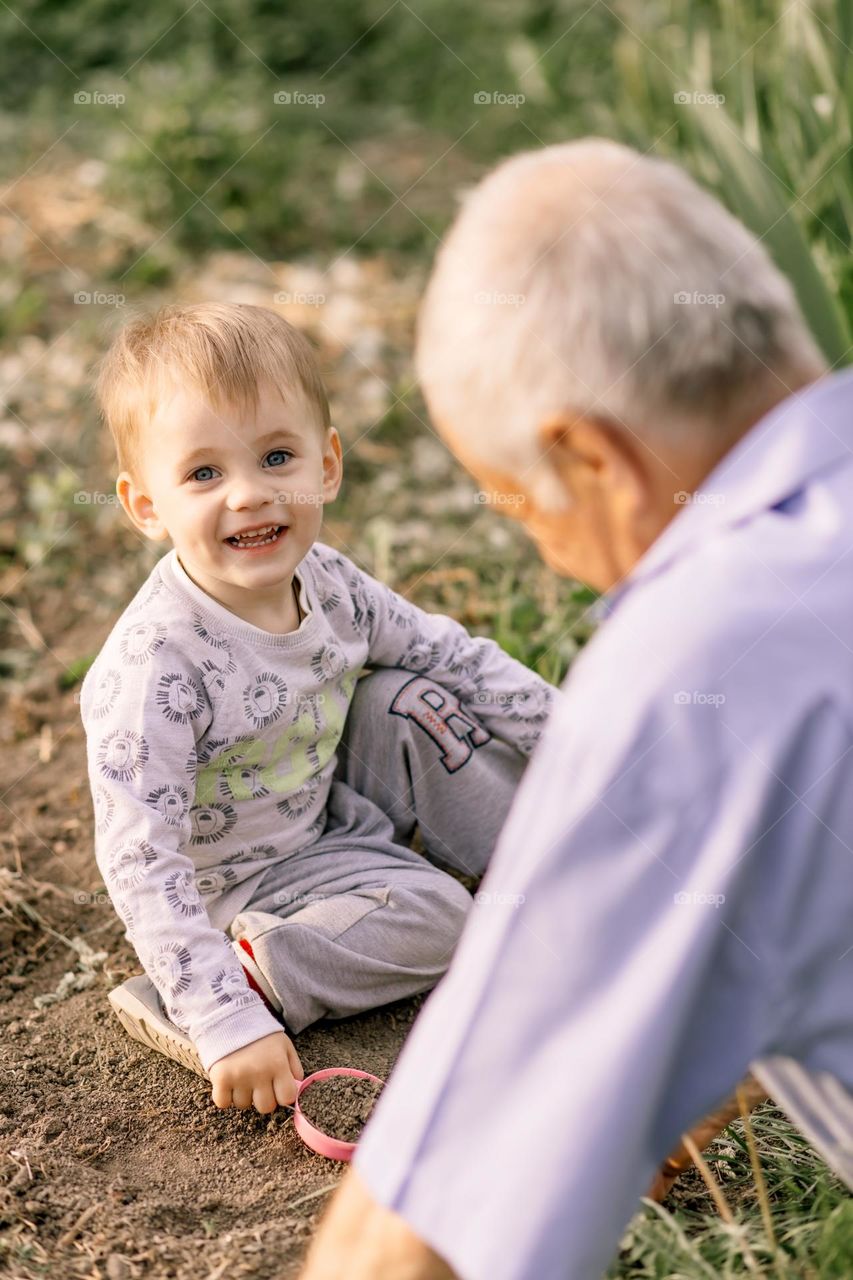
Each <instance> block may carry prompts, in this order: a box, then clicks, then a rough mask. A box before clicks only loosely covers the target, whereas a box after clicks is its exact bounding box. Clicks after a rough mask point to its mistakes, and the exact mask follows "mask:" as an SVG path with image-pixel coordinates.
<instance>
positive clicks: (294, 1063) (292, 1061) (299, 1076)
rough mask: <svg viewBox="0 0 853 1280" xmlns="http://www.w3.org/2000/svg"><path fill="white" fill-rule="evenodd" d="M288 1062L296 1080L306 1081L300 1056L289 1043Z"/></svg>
mask: <svg viewBox="0 0 853 1280" xmlns="http://www.w3.org/2000/svg"><path fill="white" fill-rule="evenodd" d="M287 1062H288V1066H289V1067H290V1070H291V1072H292V1074H293V1078H294V1080H304V1079H305V1072H304V1071H303V1070H302V1063H301V1062H300V1061H299V1054H298V1053H297V1052H296V1050H295V1049H294V1047H293V1045H292V1044H291V1043H290V1042H289V1041H288V1045H287Z"/></svg>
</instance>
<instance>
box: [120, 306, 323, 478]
mask: <svg viewBox="0 0 853 1280" xmlns="http://www.w3.org/2000/svg"><path fill="white" fill-rule="evenodd" d="M264 380H266V381H269V382H271V383H273V385H274V386H275V387H276V388H277V389H278V390H279V391H280V392H281V394H282V398H283V399H285V400H286V399H287V396H288V392H289V391H291V390H292V389H293V388H294V387H297V388H299V389H300V390H301V391H302V392H303V393H304V395H305V397H306V398H307V400H308V402H309V404H310V405H311V406H312V407H313V408H315V409H316V410H317V412H318V415H319V417H320V419H321V422H322V425H323V427H324V428H326V427H328V426H329V424H330V417H329V402H328V400H327V399H326V392H325V389H324V387H323V382H322V379H321V377H320V371H319V368H318V365H317V360H316V357H315V355H314V351H313V348H312V346H311V344H310V342H309V341H308V339H307V338H306V337H305V336H304V335H303V334H301V333H300V332H299V331H298V329H294V328H293V326H292V325H291V324H288V322H287V321H286V320H285V319H284V317H283V316H280V315H278V314H277V313H276V312H275V311H270V310H268V309H267V308H266V307H254V306H249V305H246V304H243V303H220V302H210V303H206V302H202V303H195V304H191V305H180V304H173V305H170V306H166V307H163V308H161V310H159V311H157V312H156V313H154V314H153V315H148V316H140V317H138V318H137V319H135V320H132V321H131V322H130V323H129V324H127V325H126V326H125V327H124V328H123V329H122V330H121V332H120V333H119V335H118V337H117V338H116V339H115V341H114V342H113V344H112V346H111V347H110V349H109V351H108V352H107V354H106V356H105V358H104V361H103V364H102V365H101V369H100V372H99V375H98V380H97V386H96V391H97V397H98V401H99V403H100V406H101V411H102V413H103V415H104V420H105V422H106V424H107V426H108V428H109V430H110V434H111V435H112V438H113V442H114V444H115V448H116V454H117V457H118V466H119V470H120V471H128V472H130V474H131V475H132V476H134V477H136V476H138V475H139V473H140V469H141V461H142V459H141V456H140V446H139V442H140V437H141V430H140V429H141V427H142V426H143V424H144V423H145V422H147V421H150V420H151V418H152V417H153V416H154V414H155V412H156V410H157V405H158V403H159V402H160V401H161V400H162V398H163V396H164V393H165V392H166V389H167V388H168V387H169V386H174V385H175V384H176V383H177V384H181V383H185V384H188V385H189V386H190V387H192V388H193V389H194V390H196V391H198V392H200V393H201V394H202V395H203V396H205V397H206V398H207V399H208V400H209V401H210V402H211V403H212V404H213V405H214V406H216V407H220V406H222V405H230V404H237V405H240V406H241V407H243V408H251V409H253V410H254V409H256V408H257V404H258V395H259V388H260V383H261V382H262V381H264Z"/></svg>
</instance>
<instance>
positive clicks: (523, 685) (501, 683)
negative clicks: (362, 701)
mask: <svg viewBox="0 0 853 1280" xmlns="http://www.w3.org/2000/svg"><path fill="white" fill-rule="evenodd" d="M338 563H339V565H340V567H341V568H340V571H341V572H342V573H343V574H344V576H345V578H346V581H347V588H348V591H349V594H350V596H351V598H352V601H353V605H354V607H355V618H356V623H357V625H359V626H360V627H361V629H362V631H363V634H364V635H365V636H366V639H367V642H368V662H369V663H371V664H373V665H375V666H381V667H401V668H403V669H404V670H406V671H412V672H416V673H417V674H419V675H423V676H427V677H428V678H429V679H430V680H433V681H435V683H436V684H439V685H441V686H442V687H443V688H444V689H448V690H449V691H450V692H451V693H453V694H455V695H456V697H457V698H459V700H460V701H461V702H463V703H465V705H466V707H467V708H469V709H470V710H471V711H472V712H473V713H474V715H475V717H476V719H477V720H478V721H480V723H481V724H482V725H483V727H484V728H486V729H487V730H488V731H489V732H490V733H492V734H494V735H495V737H497V738H501V739H502V740H503V741H505V742H508V743H509V744H510V745H512V746H514V747H515V748H516V749H517V750H519V751H521V752H522V754H524V755H526V756H529V755H530V754H531V753H532V752H533V749H534V747H535V746H536V744H537V743H538V741H539V738H540V737H541V735H542V730H543V729H544V727H545V724H546V722H547V719H548V716H549V714H550V712H551V710H552V708H553V706H554V703H555V701H556V700H557V699H558V698H559V696H560V691H559V690H558V689H556V688H555V687H554V686H553V685H551V684H549V683H548V682H547V680H543V679H542V677H541V676H539V675H537V674H536V673H535V672H533V671H531V670H530V668H529V667H526V666H525V665H524V663H523V662H519V661H518V660H517V659H515V658H511V657H510V655H509V654H508V653H506V651H505V650H503V649H502V648H501V647H500V645H499V644H497V643H496V642H495V641H494V640H492V639H489V638H488V637H485V636H471V635H469V633H468V632H467V631H466V630H465V628H464V627H463V626H462V625H461V623H459V622H457V621H456V620H455V619H454V618H450V617H448V616H447V615H446V614H442V613H428V612H427V611H426V610H425V609H420V608H418V606H417V605H414V604H412V603H411V602H410V601H409V600H406V599H405V597H404V596H401V595H398V594H397V592H396V591H392V590H391V588H390V587H388V586H386V585H385V584H384V583H381V582H378V581H377V580H376V579H375V578H372V577H371V576H370V575H369V574H367V573H365V572H364V571H363V570H361V569H359V568H357V566H356V565H354V564H352V562H351V561H348V560H345V559H344V557H339V562H338Z"/></svg>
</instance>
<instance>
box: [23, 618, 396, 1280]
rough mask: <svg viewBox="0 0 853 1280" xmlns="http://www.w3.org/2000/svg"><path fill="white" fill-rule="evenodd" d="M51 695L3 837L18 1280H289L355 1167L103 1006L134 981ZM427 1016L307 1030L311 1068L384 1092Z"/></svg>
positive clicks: (65, 709)
mask: <svg viewBox="0 0 853 1280" xmlns="http://www.w3.org/2000/svg"><path fill="white" fill-rule="evenodd" d="M101 625H102V624H101ZM100 629H101V626H99V624H98V623H97V622H96V621H94V620H91V619H90V620H89V622H88V623H87V624H84V625H83V626H82V627H81V628H78V629H77V630H75V631H74V632H73V633H72V634H70V635H68V636H67V639H66V641H65V643H66V644H67V645H68V646H69V648H71V649H72V650H75V651H76V652H78V653H79V652H82V651H86V649H87V647H88V642H89V638H90V637H89V635H87V634H86V633H87V631H89V632H91V633H92V635H94V633H95V632H97V631H99V630H100ZM55 685H56V676H55V673H51V674H50V675H47V676H45V677H43V678H42V679H41V680H38V679H37V680H36V681H35V682H32V683H31V686H30V687H31V691H32V692H31V694H30V695H29V696H28V697H21V698H19V699H17V700H14V701H13V703H12V706H11V708H10V710H11V712H12V720H13V724H14V725H16V726H17V728H18V729H19V730H20V729H26V728H29V729H30V730H31V732H30V734H29V735H28V736H26V737H23V738H19V739H17V740H14V741H9V740H7V741H6V742H4V744H3V746H2V749H0V769H2V778H3V780H4V790H5V788H7V787H9V786H10V784H13V789H12V795H9V794H7V795H5V796H4V797H3V803H4V811H5V815H6V819H7V821H5V822H4V823H3V826H4V828H5V830H4V831H3V833H2V834H0V847H2V851H3V855H4V856H3V864H4V867H5V868H7V870H5V871H4V872H3V874H4V876H5V879H4V880H3V882H2V888H3V889H4V892H3V895H2V903H3V906H2V914H0V954H2V963H3V968H2V983H1V984H0V1001H2V1003H0V1044H2V1050H0V1054H2V1057H1V1058H0V1062H2V1077H3V1083H2V1094H0V1158H2V1165H0V1188H1V1189H0V1231H2V1234H3V1244H2V1249H3V1252H2V1253H0V1268H2V1269H3V1271H4V1273H5V1274H9V1275H12V1276H15V1277H21V1280H23V1278H24V1277H27V1278H28V1280H29V1277H35V1276H45V1275H50V1276H62V1275H69V1276H87V1277H102V1276H106V1277H109V1280H122V1278H124V1277H133V1276H158V1277H159V1276H174V1277H190V1276H191V1277H194V1278H197V1277H207V1278H208V1280H213V1277H219V1276H224V1275H228V1276H240V1275H251V1276H255V1277H258V1278H259V1280H262V1278H263V1277H267V1276H270V1277H271V1276H290V1275H293V1274H294V1273H295V1270H296V1269H298V1260H299V1258H300V1256H301V1255H302V1253H303V1251H304V1247H305V1245H306V1242H307V1240H308V1238H309V1236H310V1233H311V1230H312V1228H313V1225H314V1223H315V1221H316V1219H317V1217H318V1215H319V1214H320V1213H321V1212H322V1210H323V1207H324V1205H325V1203H326V1201H327V1199H328V1194H329V1192H330V1191H331V1189H332V1188H333V1187H334V1186H335V1184H336V1183H337V1181H338V1180H339V1178H340V1177H341V1173H342V1169H343V1167H344V1166H341V1165H338V1164H336V1163H334V1162H331V1161H328V1160H325V1159H323V1158H322V1157H320V1156H317V1155H314V1154H313V1153H312V1152H310V1151H309V1150H308V1149H307V1148H306V1147H304V1146H303V1144H302V1142H301V1140H300V1139H299V1137H298V1136H297V1135H296V1133H295V1131H294V1128H293V1122H292V1118H291V1112H290V1111H289V1110H279V1111H278V1112H277V1113H276V1114H275V1115H273V1116H271V1117H261V1116H258V1115H257V1114H255V1113H251V1114H250V1113H240V1112H234V1111H230V1112H220V1111H218V1110H217V1109H216V1108H215V1107H214V1106H213V1103H212V1102H211V1100H210V1096H209V1087H208V1086H207V1084H206V1083H205V1081H203V1080H201V1079H200V1078H199V1077H197V1076H195V1075H193V1074H192V1073H190V1072H188V1071H185V1070H184V1069H183V1068H182V1067H179V1066H177V1065H175V1064H173V1063H171V1062H169V1061H168V1060H167V1059H165V1058H162V1057H161V1056H160V1055H159V1054H156V1053H154V1052H151V1051H149V1050H147V1049H145V1048H143V1047H142V1046H141V1045H139V1044H137V1043H136V1042H135V1041H133V1040H131V1039H130V1038H129V1037H128V1036H127V1035H126V1034H125V1033H124V1031H123V1030H122V1028H121V1026H120V1025H119V1023H118V1021H117V1020H116V1018H115V1017H114V1015H113V1013H112V1011H111V1009H110V1006H109V1005H108V1003H107V999H106V993H107V991H108V989H109V988H110V987H111V986H112V985H114V984H115V983H116V982H119V981H121V980H122V979H123V978H124V977H126V976H128V975H129V974H130V973H132V972H137V971H138V965H137V963H136V960H135V957H134V955H133V953H132V950H131V949H130V947H129V945H128V944H127V942H125V940H124V938H123V936H122V926H121V925H120V923H119V921H118V919H117V917H116V916H115V914H114V912H113V910H112V907H111V906H110V905H109V903H108V902H107V900H106V898H105V895H104V893H103V891H102V888H101V885H100V879H99V876H98V872H97V869H96V867H95V866H94V861H93V858H92V853H91V842H90V833H91V826H92V811H91V804H90V799H89V792H88V786H87V782H86V777H85V756H84V737H83V731H82V727H81V725H80V724H79V719H78V708H77V704H76V701H75V695H74V692H73V691H66V692H64V693H61V692H58V691H57V690H56V688H55ZM12 798H13V799H14V814H15V817H14V820H13V821H9V819H11V814H10V813H9V810H8V808H6V807H5V806H6V805H8V804H9V803H10V802H11V801H12ZM15 868H17V872H16V871H15V870H14V869H15ZM8 869H13V870H11V871H10V870H8ZM81 937H82V938H83V939H84V940H85V941H86V943H87V944H88V945H89V947H90V948H92V949H93V950H94V951H95V952H96V953H98V952H105V953H106V958H105V959H104V960H103V961H102V962H100V963H97V962H96V963H95V964H94V965H93V966H91V967H90V975H91V985H90V986H89V987H88V988H87V989H84V990H82V991H78V992H74V993H72V994H71V995H69V996H68V997H67V998H65V999H64V1000H62V1001H58V1002H55V1003H52V1004H48V1005H46V1006H44V1007H43V1008H40V1009H38V1008H35V1007H34V999H35V997H36V996H39V995H42V994H47V993H51V992H53V991H54V990H55V988H56V987H57V985H58V983H59V982H60V980H61V979H62V977H63V974H64V973H65V972H66V971H71V972H74V973H76V974H77V975H78V977H79V978H81V979H82V980H83V981H86V977H85V976H84V974H85V969H84V968H83V967H82V966H81V965H80V963H79V956H78V953H77V952H76V951H75V950H74V949H73V948H72V947H71V946H70V945H69V942H70V940H71V939H72V938H81ZM417 1007H418V1003H417V1002H416V1001H410V1002H405V1003H401V1004H398V1005H394V1006H388V1007H387V1008H385V1009H382V1010H378V1011H376V1012H375V1013H373V1014H371V1015H369V1016H364V1017H359V1018H352V1019H348V1020H346V1021H345V1022H340V1023H336V1024H332V1023H329V1024H326V1025H319V1026H317V1027H315V1028H312V1029H311V1030H309V1031H307V1032H305V1033H303V1034H302V1035H301V1036H300V1037H299V1038H298V1049H299V1052H300V1055H301V1058H302V1062H303V1065H304V1067H305V1069H306V1071H312V1070H319V1069H320V1068H321V1067H327V1066H356V1067H360V1068H362V1069H364V1070H367V1071H370V1072H372V1073H373V1074H375V1075H378V1076H380V1077H382V1078H385V1077H386V1076H387V1074H388V1072H389V1070H390V1067H391V1064H392V1063H393V1061H394V1059H395V1057H396V1056H397V1053H398V1052H399V1049H400V1047H401V1045H402V1042H403V1040H404V1038H405V1035H406V1032H407V1030H408V1028H409V1027H410V1025H411V1022H412V1020H413V1018H414V1016H415V1013H416V1011H417Z"/></svg>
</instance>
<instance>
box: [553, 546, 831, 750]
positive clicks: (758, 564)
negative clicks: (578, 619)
mask: <svg viewBox="0 0 853 1280" xmlns="http://www.w3.org/2000/svg"><path fill="white" fill-rule="evenodd" d="M792 558H795V557H794V552H793V549H790V557H789V559H788V560H787V561H786V549H784V548H779V547H778V546H776V545H774V543H773V540H772V539H771V538H768V539H767V540H766V541H765V540H763V539H756V538H755V537H754V536H753V537H750V538H745V537H742V536H738V533H737V531H734V533H733V535H732V536H726V537H722V538H715V539H712V540H709V542H708V543H707V544H706V545H705V546H703V547H701V548H699V549H698V550H697V551H695V552H694V553H693V554H691V555H686V556H684V557H683V558H681V559H680V560H679V561H678V562H676V563H674V564H671V565H670V566H668V567H667V569H666V570H665V571H663V572H661V573H659V574H657V575H655V576H653V577H650V578H648V579H644V580H643V579H641V580H640V581H638V583H637V585H636V586H635V587H633V588H631V589H630V590H629V591H628V592H626V594H625V596H624V598H623V599H622V600H620V601H617V604H616V607H615V608H614V610H613V613H612V616H610V617H609V618H607V620H606V621H605V622H604V623H603V625H602V626H601V628H600V630H599V632H598V634H597V635H596V636H595V637H594V638H593V640H592V641H591V642H590V644H589V645H588V647H587V650H586V651H585V652H584V653H583V654H582V655H581V657H580V659H579V660H578V661H577V663H576V668H575V669H574V670H573V671H572V672H570V675H569V679H568V681H567V682H566V691H567V693H571V694H573V695H574V696H573V698H572V699H571V700H570V706H569V707H568V708H566V714H568V715H571V714H572V704H573V705H574V707H575V708H577V707H578V705H579V700H582V699H586V700H590V701H591V702H592V703H597V704H598V706H599V708H600V714H601V715H603V716H604V717H605V718H609V719H610V720H611V721H613V722H615V723H616V724H621V725H623V726H625V725H627V723H628V722H629V721H630V720H631V719H633V718H634V717H637V718H639V717H644V718H645V717H648V716H652V717H653V718H654V719H655V722H657V721H658V720H659V719H660V718H661V716H662V714H663V713H664V712H668V713H671V714H675V715H676V716H678V717H679V718H680V720H683V719H684V716H685V713H684V712H682V711H680V710H679V708H693V716H694V722H695V723H696V724H698V723H699V721H700V720H701V730H702V736H703V738H704V739H705V740H706V741H707V742H708V743H709V744H711V743H712V742H714V741H716V740H717V739H718V738H721V740H724V739H723V738H722V737H721V732H720V731H721V730H727V731H733V732H734V733H735V734H737V735H740V736H741V737H744V738H746V739H749V740H753V738H754V735H755V734H758V733H761V734H762V736H763V735H764V733H765V731H766V730H771V727H773V728H772V731H775V733H776V734H777V737H778V739H779V740H780V741H781V740H782V738H783V737H784V736H785V735H786V734H787V733H788V732H789V731H791V732H795V730H796V725H797V724H798V723H801V722H802V721H803V719H804V718H805V717H807V716H808V715H810V714H811V712H812V710H813V708H814V707H815V706H817V705H826V703H827V702H831V703H832V704H833V705H834V706H835V708H836V709H837V711H838V713H839V714H840V715H842V716H843V717H846V718H848V719H849V720H850V721H851V723H853V643H851V642H850V636H851V635H853V601H851V598H850V597H851V593H850V592H849V591H842V590H841V586H842V584H841V582H840V580H839V575H840V566H837V567H835V568H833V567H832V566H833V560H832V558H831V557H830V558H829V559H825V558H821V557H817V558H815V562H814V565H813V566H812V568H813V572H812V571H811V569H807V570H806V571H804V566H803V563H802V553H801V559H800V562H799V563H792ZM821 575H823V578H822V579H821ZM842 597H843V598H842ZM711 713H713V714H711ZM664 718H667V717H664ZM680 720H679V722H680Z"/></svg>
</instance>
